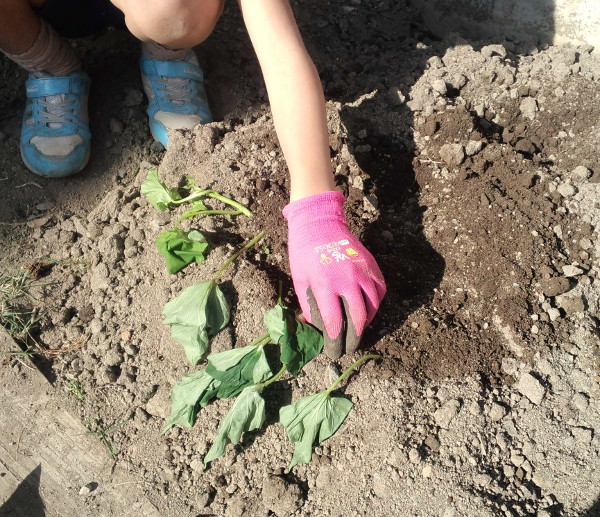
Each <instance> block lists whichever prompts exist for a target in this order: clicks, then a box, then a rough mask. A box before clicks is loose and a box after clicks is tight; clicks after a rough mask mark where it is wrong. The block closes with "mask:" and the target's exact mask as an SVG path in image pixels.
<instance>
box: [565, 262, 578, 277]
mask: <svg viewBox="0 0 600 517" xmlns="http://www.w3.org/2000/svg"><path fill="white" fill-rule="evenodd" d="M562 270H563V273H564V274H565V276H566V277H573V276H577V275H581V274H582V273H583V269H581V268H579V267H577V266H575V265H574V264H570V265H567V266H563V268H562Z"/></svg>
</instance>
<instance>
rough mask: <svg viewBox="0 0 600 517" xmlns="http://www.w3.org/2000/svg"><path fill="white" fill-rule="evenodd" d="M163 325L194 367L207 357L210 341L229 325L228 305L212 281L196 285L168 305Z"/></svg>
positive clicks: (165, 308) (164, 313) (164, 312)
mask: <svg viewBox="0 0 600 517" xmlns="http://www.w3.org/2000/svg"><path fill="white" fill-rule="evenodd" d="M163 315H164V316H165V319H164V321H163V323H165V324H166V325H170V326H171V336H173V339H175V340H176V341H178V342H179V343H181V345H183V348H184V350H185V355H186V356H187V358H188V360H189V361H190V363H192V364H197V363H199V362H200V361H201V360H202V359H204V357H205V356H206V354H207V352H208V348H209V340H210V338H211V337H212V336H214V335H216V334H217V333H218V332H219V331H220V330H221V329H222V328H224V327H225V325H227V323H229V306H228V305H227V300H226V299H225V296H224V295H223V292H222V291H221V289H220V288H219V286H218V285H217V284H216V283H215V282H213V281H212V280H210V281H208V282H202V283H201V284H195V285H192V286H190V287H188V288H187V289H185V290H184V291H183V292H182V293H181V294H180V295H179V296H177V297H176V298H174V299H173V300H171V301H170V302H168V303H167V304H166V305H165V307H164V309H163Z"/></svg>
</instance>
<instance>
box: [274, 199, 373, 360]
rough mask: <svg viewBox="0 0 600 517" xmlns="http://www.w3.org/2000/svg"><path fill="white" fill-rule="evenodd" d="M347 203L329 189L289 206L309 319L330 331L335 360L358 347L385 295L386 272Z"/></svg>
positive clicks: (291, 248) (295, 265) (292, 247)
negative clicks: (350, 219) (353, 229)
mask: <svg viewBox="0 0 600 517" xmlns="http://www.w3.org/2000/svg"><path fill="white" fill-rule="evenodd" d="M343 205H344V196H343V195H342V194H341V193H339V192H335V191H329V192H322V193H320V194H315V195H313V196H309V197H306V198H303V199H299V200H297V201H293V202H292V203H290V204H289V205H287V206H286V207H285V208H284V209H283V215H284V217H285V218H286V219H287V222H288V233H289V238H288V252H289V256H290V268H291V271H292V279H293V281H294V288H295V290H296V295H297V296H298V301H299V302H300V307H301V308H302V312H303V313H304V317H305V318H306V319H307V321H308V322H309V323H312V324H314V325H316V326H317V327H319V328H321V329H322V330H323V331H324V332H323V335H324V338H325V353H326V354H327V355H328V356H329V357H330V358H332V359H337V358H338V357H340V356H341V355H342V354H343V353H352V352H355V351H356V350H357V348H358V345H359V343H360V337H361V335H362V333H363V330H364V329H365V327H366V326H367V325H368V324H369V323H370V322H371V320H372V319H373V317H374V316H375V313H376V312H377V309H378V308H379V304H380V302H381V300H382V299H383V297H384V296H385V281H384V280H383V276H382V274H381V271H380V270H379V267H378V266H377V263H376V262H375V259H374V258H373V256H372V255H371V254H370V253H369V252H368V251H367V250H366V249H365V247H364V246H363V245H362V244H361V243H360V241H359V240H358V239H357V238H356V237H354V235H352V233H350V230H349V229H348V223H346V218H345V217H344V209H343ZM344 323H345V325H344Z"/></svg>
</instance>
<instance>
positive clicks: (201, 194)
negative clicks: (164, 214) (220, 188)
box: [171, 189, 214, 206]
mask: <svg viewBox="0 0 600 517" xmlns="http://www.w3.org/2000/svg"><path fill="white" fill-rule="evenodd" d="M211 192H214V190H212V189H206V190H198V191H196V192H194V193H193V194H190V195H189V196H187V197H184V198H181V199H178V200H177V201H171V204H172V205H175V206H178V205H183V204H184V203H191V202H192V201H196V199H200V198H201V197H204V196H208V195H209V193H211Z"/></svg>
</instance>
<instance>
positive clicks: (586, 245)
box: [579, 237, 594, 250]
mask: <svg viewBox="0 0 600 517" xmlns="http://www.w3.org/2000/svg"><path fill="white" fill-rule="evenodd" d="M593 246H594V243H593V242H592V241H591V240H590V239H588V238H587V237H584V238H583V239H579V247H580V248H581V249H584V250H589V249H591V248H592V247H593Z"/></svg>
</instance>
